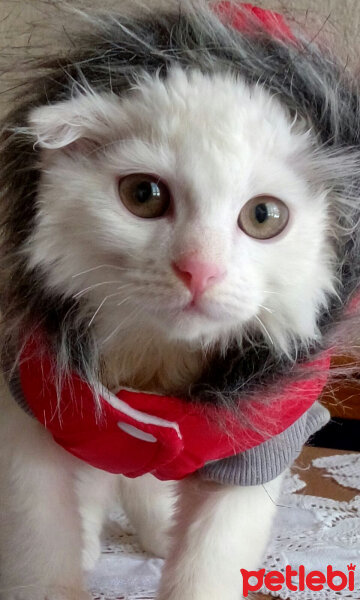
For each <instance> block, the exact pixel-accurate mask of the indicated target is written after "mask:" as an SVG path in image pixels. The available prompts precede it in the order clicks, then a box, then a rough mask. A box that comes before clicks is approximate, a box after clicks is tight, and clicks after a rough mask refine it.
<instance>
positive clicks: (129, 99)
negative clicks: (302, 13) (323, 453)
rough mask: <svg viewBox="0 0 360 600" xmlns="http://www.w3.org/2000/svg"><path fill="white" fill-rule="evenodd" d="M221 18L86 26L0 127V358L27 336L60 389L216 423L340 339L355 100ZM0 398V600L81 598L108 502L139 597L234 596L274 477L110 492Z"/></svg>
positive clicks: (296, 48)
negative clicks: (50, 354) (153, 573)
mask: <svg viewBox="0 0 360 600" xmlns="http://www.w3.org/2000/svg"><path fill="white" fill-rule="evenodd" d="M220 8H221V10H220ZM218 9H219V10H217V9H216V8H214V7H212V8H211V7H209V6H208V5H206V4H202V3H201V2H198V3H195V5H194V6H192V5H191V4H190V3H181V4H180V5H179V11H177V10H175V11H174V10H171V9H169V10H168V11H166V10H164V11H160V10H158V11H155V10H152V9H147V8H145V7H142V8H139V12H138V14H137V16H135V17H134V16H132V17H130V16H129V17H126V16H124V15H116V17H112V16H104V17H97V18H94V19H93V21H92V22H91V29H92V32H91V34H88V36H84V37H81V36H80V37H79V38H77V39H76V44H75V46H76V47H75V49H74V50H72V51H70V52H69V55H67V56H66V57H65V58H64V57H62V58H56V59H54V60H52V59H49V60H45V59H44V60H43V61H40V62H38V63H36V66H34V69H35V71H36V73H37V78H36V79H34V80H33V81H31V83H30V84H29V85H28V87H27V88H26V89H25V91H21V92H20V94H19V96H18V98H17V105H16V107H15V108H14V109H13V111H12V112H11V113H10V114H9V116H8V117H7V118H6V120H5V121H4V124H3V132H2V142H1V155H2V156H1V159H0V160H1V165H0V180H1V188H2V192H1V193H2V198H1V207H0V210H1V217H2V218H1V222H2V231H3V240H2V265H3V266H2V271H1V280H2V291H1V308H2V312H3V319H2V321H3V323H2V336H3V340H4V345H5V350H4V354H6V353H8V354H11V352H10V351H9V349H13V348H14V352H15V353H18V354H17V356H19V350H21V349H20V348H19V338H21V340H23V338H24V339H25V340H26V339H27V338H28V337H29V336H31V335H32V334H33V333H34V332H35V335H38V334H39V331H40V330H41V331H42V332H45V334H46V336H47V339H48V340H50V345H51V348H52V349H54V350H55V355H56V356H55V368H56V371H57V372H58V374H59V378H60V384H59V385H60V387H61V379H62V378H64V379H66V376H67V375H68V374H69V373H70V372H72V371H74V370H75V371H78V372H80V373H81V377H82V378H83V379H84V380H85V381H87V382H88V384H89V385H91V386H92V385H94V386H95V383H96V382H97V381H98V380H100V381H101V382H102V384H103V385H104V386H106V387H107V388H108V389H109V390H111V391H112V392H113V393H117V391H118V390H119V389H120V388H121V389H124V388H130V389H134V390H142V391H144V392H147V393H149V392H151V393H155V394H167V395H174V396H178V397H183V398H188V399H189V400H191V401H192V402H193V403H195V404H196V405H200V406H203V407H204V411H206V410H210V408H209V405H210V404H211V403H215V404H216V405H217V407H219V410H220V411H221V410H223V409H224V410H230V411H235V413H236V410H239V406H241V404H240V405H239V399H240V400H242V399H243V400H244V403H245V401H246V398H248V397H253V396H254V395H255V397H257V394H259V393H260V392H259V390H263V389H264V387H265V389H267V386H268V387H269V389H270V388H271V389H272V388H273V385H274V384H275V385H276V386H277V388H281V387H282V386H284V385H286V384H285V381H286V382H287V381H288V380H289V378H291V377H292V378H293V379H294V381H295V382H297V383H299V381H298V380H299V377H301V376H302V375H301V366H302V365H303V364H304V363H306V362H308V361H314V360H316V359H317V358H318V356H319V355H320V354H321V352H322V351H323V350H324V349H327V348H328V347H329V346H330V345H331V344H332V343H333V340H334V339H335V334H336V336H337V342H339V340H340V338H341V335H340V334H341V332H339V327H338V324H339V322H340V321H341V320H342V319H343V318H344V316H343V315H344V309H346V310H348V309H347V305H348V302H349V300H350V298H352V297H353V296H354V294H355V293H356V289H357V285H358V280H359V274H358V270H359V259H358V256H359V252H358V249H357V244H358V242H357V237H356V236H357V228H356V225H357V221H358V217H359V215H358V189H359V181H358V175H357V173H358V172H359V170H358V168H357V165H358V147H359V129H358V123H359V119H358V117H359V114H358V113H359V108H358V98H359V96H358V90H357V88H356V86H355V84H354V83H353V82H352V81H351V79H350V77H348V76H347V74H346V73H345V72H342V71H341V69H339V68H338V67H337V66H336V63H335V62H334V59H333V58H331V57H330V56H329V55H328V54H326V52H325V51H324V50H322V51H321V52H320V51H319V50H318V49H317V48H316V46H315V45H314V44H312V45H309V44H308V42H307V41H302V38H301V36H300V35H299V37H298V38H296V39H295V38H294V37H293V34H292V33H291V32H290V30H288V28H287V25H285V24H284V22H283V21H282V20H281V19H280V18H278V17H274V16H272V18H271V19H270V21H271V23H272V24H271V25H270V26H269V25H267V24H266V22H267V21H266V19H264V15H263V16H262V18H261V19H260V20H258V18H257V16H256V14H253V13H252V12H251V11H250V12H248V11H249V9H241V8H239V7H237V8H234V9H233V10H234V11H235V12H233V10H232V8H231V6H230V4H229V3H220V4H219V5H218ZM264 14H267V15H268V13H264ZM236 19H240V21H241V23H240V22H239V23H238V22H237V21H236ZM274 19H275V20H274ZM235 21H236V23H235ZM352 314H353V313H352ZM352 327H353V328H356V327H357V325H356V321H353V325H352ZM345 342H346V339H345ZM11 351H12V350H11ZM5 362H6V361H5V359H4V364H5ZM17 368H18V364H17V362H16V361H15V363H14V364H13V367H12V371H14V370H16V369H17ZM4 369H5V367H4ZM5 370H6V369H5ZM8 380H9V374H8V373H5V376H4V378H3V382H2V385H1V394H0V402H1V411H2V419H1V423H0V432H1V435H0V439H1V445H2V449H1V455H0V488H1V497H2V506H1V513H0V560H1V564H0V598H1V600H15V599H16V600H45V599H46V600H65V599H66V600H76V599H82V598H84V599H85V598H88V597H89V596H88V594H87V593H86V591H85V590H84V581H83V573H84V571H87V570H89V569H91V568H92V567H93V565H94V563H95V561H96V560H97V558H98V555H99V551H100V550H99V548H100V546H99V535H100V532H101V527H102V522H103V519H104V517H105V514H106V510H107V507H108V505H109V502H110V501H111V500H112V499H113V497H114V496H115V495H116V493H117V486H118V484H120V496H121V502H122V504H123V506H124V508H125V510H126V511H127V513H128V515H129V517H130V519H131V521H132V522H133V523H134V525H135V526H136V528H137V530H138V534H139V538H140V540H141V542H142V544H143V546H144V548H145V549H146V550H149V551H150V552H153V553H155V554H156V555H159V556H167V560H166V563H165V566H164V573H163V578H162V582H161V586H160V590H159V595H158V600H219V599H221V600H238V599H239V598H240V596H241V575H240V569H241V568H243V569H248V570H251V569H255V568H258V567H259V566H260V565H261V557H262V554H263V552H264V550H265V547H266V543H267V540H268V537H269V534H270V529H271V524H272V520H273V516H274V512H275V510H276V499H277V496H278V493H279V488H280V484H281V478H282V475H281V474H280V473H279V474H277V476H276V477H275V478H274V479H273V480H271V481H269V482H267V483H266V485H264V484H259V485H229V484H228V485H220V484H219V483H218V482H217V481H215V480H214V478H210V477H209V478H205V477H202V476H200V475H199V474H194V475H191V476H189V477H187V478H185V479H183V480H182V481H180V482H172V481H170V482H169V481H160V480H158V479H156V478H155V477H153V475H151V474H146V475H144V476H142V477H139V478H137V479H128V478H125V477H121V476H120V478H119V477H116V476H114V475H112V474H111V473H107V472H105V471H102V470H99V469H95V468H94V467H93V466H90V465H88V464H86V463H85V462H82V461H80V460H79V459H78V458H76V457H75V456H73V455H71V454H70V453H67V452H65V451H64V450H63V448H61V447H60V446H59V445H57V444H56V443H55V442H54V440H53V439H52V437H51V435H49V433H48V432H47V431H46V429H45V428H44V427H43V426H42V425H41V424H40V423H39V422H38V421H37V420H36V419H33V418H32V417H31V416H29V415H28V414H26V412H25V411H24V410H23V409H22V408H21V407H19V406H18V404H17V403H16V402H15V401H14V398H13V396H12V393H11V391H10V389H9V387H8ZM184 402H186V400H184ZM95 404H96V398H95ZM244 406H245V404H244ZM265 406H266V402H264V410H265ZM245 417H246V411H244V416H243V418H244V419H245ZM241 418H242V417H241ZM195 435H196V433H195V432H194V436H195ZM210 479H213V480H210ZM175 503H177V504H176V510H175Z"/></svg>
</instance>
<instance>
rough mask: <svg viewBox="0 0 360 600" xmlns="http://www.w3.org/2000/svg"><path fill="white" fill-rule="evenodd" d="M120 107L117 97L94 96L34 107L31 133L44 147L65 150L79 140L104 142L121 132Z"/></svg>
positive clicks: (111, 95) (112, 95)
mask: <svg viewBox="0 0 360 600" xmlns="http://www.w3.org/2000/svg"><path fill="white" fill-rule="evenodd" d="M120 123H121V108H120V102H119V98H118V97H117V96H115V94H102V95H100V94H96V93H91V94H88V95H84V96H78V97H75V98H71V99H70V100H65V101H61V102H57V103H55V104H49V105H46V106H40V107H38V108H34V109H33V110H32V111H31V112H30V115H29V125H30V131H31V133H32V134H33V135H34V137H35V138H36V142H35V144H37V145H39V146H40V147H41V148H47V149H50V150H56V149H59V148H66V147H67V146H70V145H71V144H73V143H74V142H77V141H78V140H87V141H92V142H99V143H103V141H104V139H107V138H109V136H110V137H114V133H115V132H116V131H118V132H119V124H120Z"/></svg>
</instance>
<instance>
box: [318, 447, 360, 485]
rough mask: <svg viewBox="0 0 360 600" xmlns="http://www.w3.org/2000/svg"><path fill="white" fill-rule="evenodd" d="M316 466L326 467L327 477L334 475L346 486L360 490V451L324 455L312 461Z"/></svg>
mask: <svg viewBox="0 0 360 600" xmlns="http://www.w3.org/2000/svg"><path fill="white" fill-rule="evenodd" d="M312 463H313V465H314V466H315V467H319V468H321V469H326V470H327V474H326V475H325V477H332V478H333V479H335V481H337V483H340V485H343V486H345V487H349V488H353V489H355V490H360V453H358V454H342V455H341V456H324V457H323V458H315V460H313V461H312Z"/></svg>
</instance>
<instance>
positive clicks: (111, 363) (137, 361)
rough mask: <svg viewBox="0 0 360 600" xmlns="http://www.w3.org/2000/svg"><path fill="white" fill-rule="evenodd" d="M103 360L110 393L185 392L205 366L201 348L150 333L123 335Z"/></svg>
mask: <svg viewBox="0 0 360 600" xmlns="http://www.w3.org/2000/svg"><path fill="white" fill-rule="evenodd" d="M102 359H103V365H104V375H103V383H104V384H105V385H106V386H107V387H108V388H109V389H111V391H113V392H116V391H117V390H118V389H119V388H121V387H128V388H132V389H137V390H143V391H147V392H158V393H164V394H177V395H178V394H181V393H186V391H187V389H188V387H189V385H190V384H191V383H192V382H194V381H195V380H196V379H197V378H198V377H199V376H200V374H201V372H202V370H203V368H204V366H205V363H206V358H205V355H204V351H203V350H202V349H200V348H194V347H192V346H191V345H190V344H188V343H185V342H179V341H174V340H168V339H166V337H165V336H161V334H159V333H158V332H157V333H156V335H155V334H154V332H153V331H151V330H147V331H146V330H142V331H141V332H136V333H135V332H130V331H129V332H127V333H126V334H125V335H124V334H122V336H121V337H120V338H119V339H118V340H117V341H114V342H113V343H112V344H111V347H109V348H108V349H107V350H106V352H105V353H104V354H103V356H102Z"/></svg>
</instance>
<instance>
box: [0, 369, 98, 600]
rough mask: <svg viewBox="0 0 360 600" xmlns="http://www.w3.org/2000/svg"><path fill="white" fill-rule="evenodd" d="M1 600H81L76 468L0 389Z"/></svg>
mask: <svg viewBox="0 0 360 600" xmlns="http://www.w3.org/2000/svg"><path fill="white" fill-rule="evenodd" d="M0 410H1V420H0V446H1V447H0V498H1V501H0V600H86V599H87V598H89V596H88V595H87V594H86V593H85V592H84V590H83V581H82V565H81V559H82V556H81V550H82V535H81V525H80V516H79V512H78V502H77V498H76V495H75V491H74V472H75V470H76V469H77V468H78V465H79V461H77V460H76V459H74V458H72V457H71V456H70V455H68V454H67V453H66V452H65V451H64V450H62V449H61V448H59V447H58V446H57V445H56V444H55V442H54V441H53V440H52V438H51V436H49V435H48V433H47V432H46V431H45V429H44V428H43V427H42V426H41V425H39V423H37V422H36V421H35V420H34V419H32V418H31V417H29V416H28V415H26V414H25V413H24V412H23V411H22V410H21V409H20V408H19V407H18V406H17V405H16V404H15V403H14V401H13V399H12V398H11V396H10V394H9V392H8V390H7V388H6V386H5V385H1V381H0Z"/></svg>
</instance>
